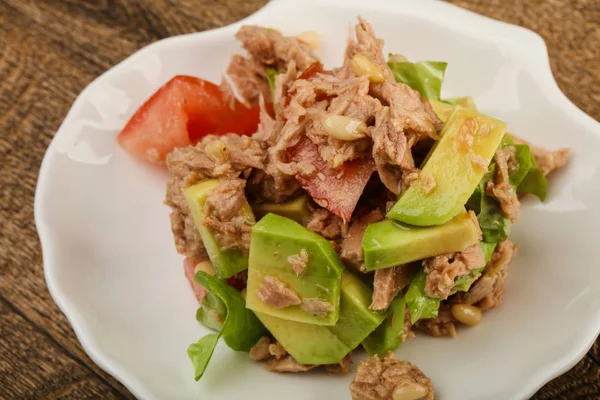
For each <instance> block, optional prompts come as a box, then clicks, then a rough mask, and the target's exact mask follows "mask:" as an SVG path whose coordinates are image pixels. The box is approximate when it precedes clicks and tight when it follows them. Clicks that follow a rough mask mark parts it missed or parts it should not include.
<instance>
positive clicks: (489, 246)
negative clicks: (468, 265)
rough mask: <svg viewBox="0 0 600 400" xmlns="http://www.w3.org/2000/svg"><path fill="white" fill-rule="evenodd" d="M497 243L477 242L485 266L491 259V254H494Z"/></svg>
mask: <svg viewBox="0 0 600 400" xmlns="http://www.w3.org/2000/svg"><path fill="white" fill-rule="evenodd" d="M497 245H498V243H488V242H479V247H481V250H483V259H484V260H485V263H486V264H487V263H488V261H490V259H491V258H492V254H494V250H496V246H497Z"/></svg>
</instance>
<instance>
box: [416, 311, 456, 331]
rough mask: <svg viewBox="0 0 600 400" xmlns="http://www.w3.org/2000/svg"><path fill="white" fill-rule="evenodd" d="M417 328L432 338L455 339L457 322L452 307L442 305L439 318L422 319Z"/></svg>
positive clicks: (417, 323)
mask: <svg viewBox="0 0 600 400" xmlns="http://www.w3.org/2000/svg"><path fill="white" fill-rule="evenodd" d="M415 326H416V327H417V328H418V329H419V330H420V331H423V332H425V333H428V334H429V335H431V336H435V337H441V336H448V337H452V338H453V337H455V336H456V320H455V319H454V317H453V316H452V313H451V311H450V307H448V306H446V305H442V306H441V307H440V310H439V313H438V316H437V318H430V319H421V320H419V321H417V322H416V324H415Z"/></svg>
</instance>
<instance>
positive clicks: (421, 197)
mask: <svg viewBox="0 0 600 400" xmlns="http://www.w3.org/2000/svg"><path fill="white" fill-rule="evenodd" d="M505 131H506V124H505V123H504V122H502V121H498V120H496V119H493V118H491V117H488V116H485V115H482V114H479V113H478V112H476V111H473V110H468V109H466V108H463V107H460V106H457V107H456V109H455V110H454V111H453V112H452V114H451V115H450V117H449V118H448V120H447V121H446V123H445V124H444V129H442V132H441V135H442V137H441V139H440V140H439V141H438V142H437V143H436V144H435V146H434V147H433V149H432V150H431V152H430V153H429V155H428V157H427V159H426V160H425V163H424V166H423V168H422V170H421V172H420V174H419V178H418V179H417V180H416V181H415V182H413V183H412V184H411V186H410V187H409V188H408V189H407V190H406V191H405V192H404V193H403V194H401V195H400V198H399V199H398V201H397V202H396V204H395V205H394V207H392V209H391V210H390V212H389V213H388V214H387V216H388V218H392V219H395V220H397V221H400V222H404V223H407V224H411V225H418V226H430V225H441V224H445V223H446V222H448V221H450V220H451V219H452V218H453V217H454V216H455V215H456V214H458V212H459V211H460V210H461V209H462V208H463V207H464V205H465V203H466V202H467V200H468V199H469V197H470V196H471V194H472V193H473V191H474V190H475V188H476V187H477V184H478V183H479V181H480V180H481V178H482V177H483V175H484V174H485V173H486V172H487V168H488V165H489V163H490V160H491V159H492V157H493V156H494V153H495V152H496V149H497V148H498V145H499V144H500V141H501V140H502V137H503V136H504V133H505Z"/></svg>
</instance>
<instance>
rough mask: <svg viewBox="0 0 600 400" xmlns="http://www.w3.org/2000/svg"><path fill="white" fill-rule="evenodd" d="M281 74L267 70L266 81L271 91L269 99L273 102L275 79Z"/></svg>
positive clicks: (270, 69) (273, 70)
mask: <svg viewBox="0 0 600 400" xmlns="http://www.w3.org/2000/svg"><path fill="white" fill-rule="evenodd" d="M280 73H281V72H279V71H277V70H275V69H272V68H267V81H268V82H269V89H271V99H273V100H275V77H276V76H277V75H279V74H280Z"/></svg>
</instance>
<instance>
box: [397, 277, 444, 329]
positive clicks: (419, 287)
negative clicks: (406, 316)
mask: <svg viewBox="0 0 600 400" xmlns="http://www.w3.org/2000/svg"><path fill="white" fill-rule="evenodd" d="M426 279H427V274H426V273H425V271H423V270H420V271H419V272H418V273H417V275H416V276H415V277H414V278H413V280H412V282H411V283H410V286H409V287H408V290H407V291H406V295H405V296H404V299H405V301H406V305H407V306H408V310H409V312H410V322H411V323H412V324H414V323H415V322H417V321H418V320H420V319H426V318H436V317H437V316H438V311H439V309H440V299H436V298H434V297H429V296H427V295H426V294H425V280H426Z"/></svg>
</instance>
